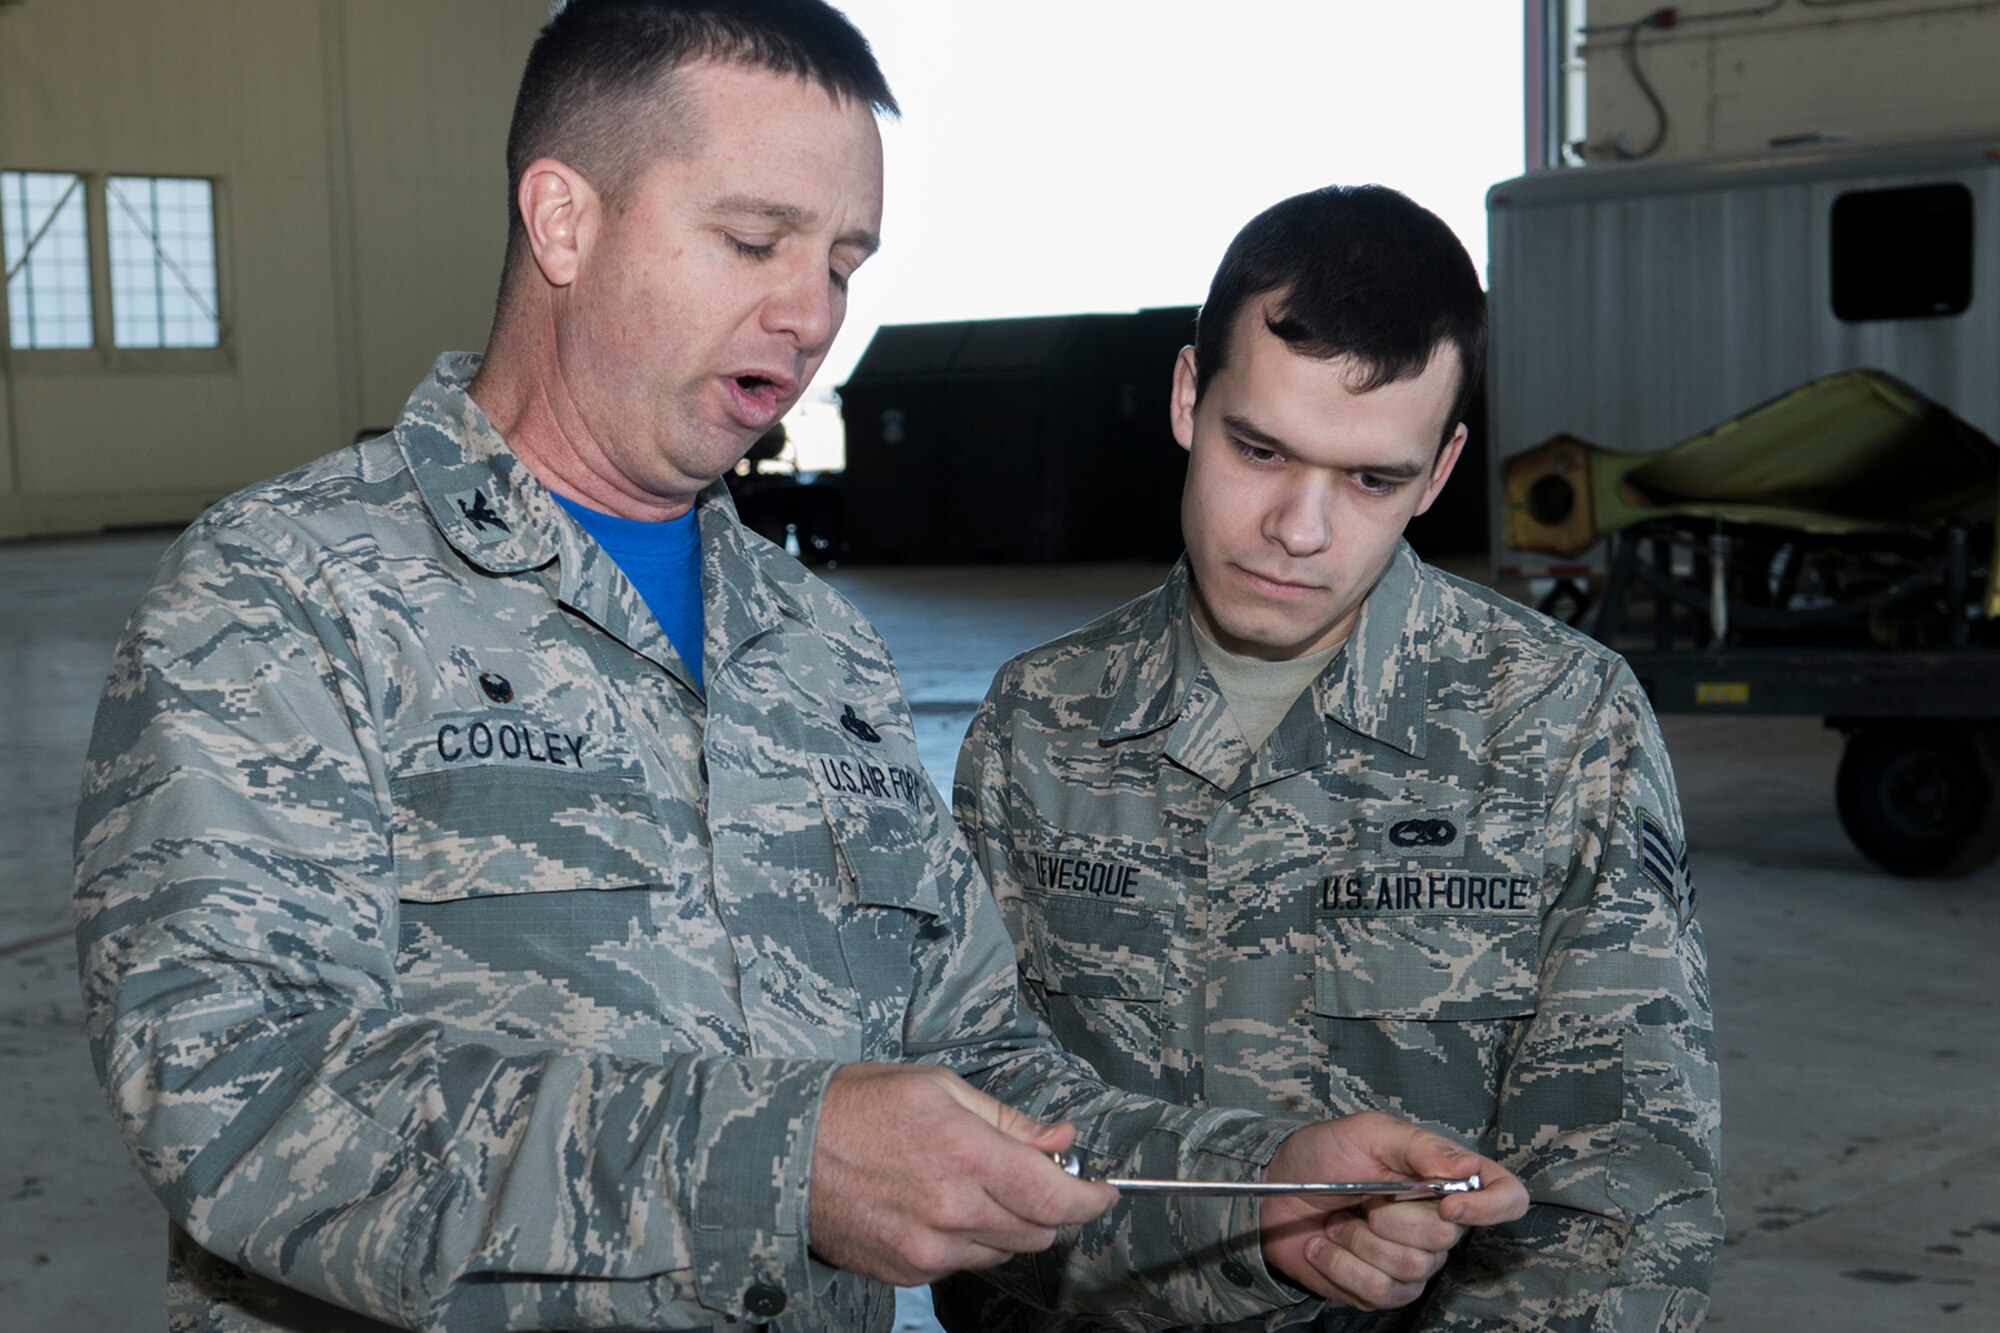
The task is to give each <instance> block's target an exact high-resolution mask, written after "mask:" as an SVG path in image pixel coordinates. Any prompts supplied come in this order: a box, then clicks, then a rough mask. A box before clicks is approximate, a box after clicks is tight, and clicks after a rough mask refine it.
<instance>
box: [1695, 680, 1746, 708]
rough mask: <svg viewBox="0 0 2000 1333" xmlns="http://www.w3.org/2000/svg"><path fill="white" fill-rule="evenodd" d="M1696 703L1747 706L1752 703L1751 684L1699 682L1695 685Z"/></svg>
mask: <svg viewBox="0 0 2000 1333" xmlns="http://www.w3.org/2000/svg"><path fill="white" fill-rule="evenodd" d="M1694 701H1695V702H1696V703H1698V704H1747V703H1749V702H1750V682H1749V681H1747V680H1698V681H1696V682H1695V685H1694Z"/></svg>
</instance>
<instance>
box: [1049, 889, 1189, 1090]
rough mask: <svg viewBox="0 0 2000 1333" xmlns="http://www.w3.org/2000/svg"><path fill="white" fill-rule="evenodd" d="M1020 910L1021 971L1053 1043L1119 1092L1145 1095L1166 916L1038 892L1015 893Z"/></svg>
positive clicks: (1156, 1054) (1157, 1038) (1161, 1014)
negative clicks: (1034, 991)
mask: <svg viewBox="0 0 2000 1333" xmlns="http://www.w3.org/2000/svg"><path fill="white" fill-rule="evenodd" d="M1022 907H1023V908H1024V909H1025V912H1024V915H1025V918H1026V919H1025V923H1024V924H1025V928H1026V933H1027V950H1026V953H1027V966H1026V969H1025V970H1026V971H1027V972H1028V974H1029V975H1030V976H1031V977H1032V978H1035V981H1034V984H1035V985H1036V986H1037V987H1038V989H1039V990H1040V991H1041V992H1042V996H1043V999H1044V1002H1045V1006H1046V1008H1047V1011H1048V1016H1049V1024H1050V1026H1051V1027H1053V1028H1054V1029H1055V1034H1056V1038H1057V1040H1059V1041H1061V1042H1062V1044H1063V1046H1064V1048H1065V1049H1067V1050H1069V1051H1070V1052H1072V1053H1073V1054H1076V1055H1080V1056H1082V1057H1083V1058H1084V1059H1086V1060H1088V1061H1089V1062H1090V1063H1091V1064H1092V1065H1093V1066H1094V1067H1095V1068H1096V1069H1097V1071H1098V1072H1099V1073H1100V1074H1102V1075H1103V1076H1104V1077H1105V1078H1106V1079H1108V1080H1109V1081H1111V1082H1113V1083H1116V1084H1117V1085H1119V1086H1120V1087H1124V1088H1130V1089H1132V1090H1134V1091H1138V1092H1151V1091H1153V1090H1154V1089H1155V1088H1156V1087H1157V1086H1158V1082H1159V1077H1160V1059H1161V1046H1162V1041H1163V1038H1164V1035H1165V1034H1164V1032H1163V1030H1162V1029H1163V1026H1164V1024H1165V1021H1166V1019H1165V1009H1166V1005H1165V993H1166V974H1167V964H1166V955H1167V943H1168V938H1169V934H1170V931H1171V927H1172V922H1171V920H1170V919H1169V916H1168V914H1167V913H1165V912H1163V911H1161V910H1159V909H1157V908H1151V907H1143V906H1134V905H1128V904H1124V903H1110V902H1105V901H1101V900H1098V899H1084V898H1072V897H1068V896H1065V895H1063V894H1059V893H1043V892H1038V891H1030V892H1029V893H1027V894H1025V895H1023V898H1022Z"/></svg>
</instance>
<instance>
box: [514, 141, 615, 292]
mask: <svg viewBox="0 0 2000 1333" xmlns="http://www.w3.org/2000/svg"><path fill="white" fill-rule="evenodd" d="M514 206H515V207H516V208H518V209H520V210H521V222H522V225H523V227H524V228H525V230H526V231H527V236H528V249H529V252H530V253H531V254H533V256H534V259H535V267H536V268H538V269H540V270H541V274H542V279H543V281H545V282H547V283H548V284H549V286H551V287H567V286H569V285H570V284H571V283H573V282H575V281H576V275H577V273H578V271H579V269H580V268H581V266H582V262H583V255H584V251H585V250H586V249H587V248H588V246H589V243H590V240H591V237H592V236H593V235H594V233H595V229H596V224H597V216H598V212H599V209H600V201H599V198H598V194H597V191H596V190H594V189H592V188H591V185H590V182H589V181H587V180H585V179H584V178H583V175H582V173H581V172H579V171H577V170H576V169H575V168H574V167H571V166H570V165H569V164H568V163H566V162H559V161H557V160H556V159H555V158H552V157H540V158H536V159H535V160H534V161H533V162H530V163H529V164H528V169H527V170H526V171H523V172H522V173H521V181H520V184H519V185H517V186H516V187H515V191H514Z"/></svg>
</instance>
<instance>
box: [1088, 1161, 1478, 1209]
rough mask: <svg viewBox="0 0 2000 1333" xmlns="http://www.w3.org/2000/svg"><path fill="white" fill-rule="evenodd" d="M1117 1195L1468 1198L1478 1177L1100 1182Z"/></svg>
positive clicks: (1113, 1180)
mask: <svg viewBox="0 0 2000 1333" xmlns="http://www.w3.org/2000/svg"><path fill="white" fill-rule="evenodd" d="M1049 1160H1050V1161H1052V1162H1054V1163H1055V1164H1056V1165H1057V1166H1059V1167H1061V1168H1062V1169H1063V1170H1064V1171H1066V1172H1068V1173H1069V1174H1070V1175H1072V1176H1075V1177H1077V1178H1078V1179H1082V1178H1083V1163H1082V1162H1081V1161H1080V1160H1079V1159H1078V1158H1077V1155H1076V1154H1075V1153H1073V1152H1066V1153H1050V1154H1049ZM1103 1183H1104V1184H1106V1185H1109V1186H1111V1187H1112V1188H1113V1189H1115V1190H1117V1191H1118V1192H1119V1193H1120V1194H1222V1195H1232V1196H1234V1195H1243V1194H1405V1195H1410V1196H1412V1197H1415V1198H1427V1197H1431V1196H1435V1195H1440V1194H1469V1193H1471V1192H1472V1191H1473V1190H1476V1189H1478V1188H1479V1187H1480V1184H1481V1182H1480V1179H1479V1177H1478V1176H1476V1175H1475V1176H1467V1177H1466V1178H1465V1179H1464V1180H1316V1181H1304V1180H1131V1179H1122V1178H1119V1177H1116V1176H1114V1177H1111V1178H1110V1179H1108V1180H1105V1181H1104V1182H1103Z"/></svg>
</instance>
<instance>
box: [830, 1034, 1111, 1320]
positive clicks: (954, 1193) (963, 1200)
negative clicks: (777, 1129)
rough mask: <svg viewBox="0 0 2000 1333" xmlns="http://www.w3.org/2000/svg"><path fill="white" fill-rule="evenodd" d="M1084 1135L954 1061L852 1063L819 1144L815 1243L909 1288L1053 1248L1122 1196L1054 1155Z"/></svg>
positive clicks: (834, 1087)
mask: <svg viewBox="0 0 2000 1333" xmlns="http://www.w3.org/2000/svg"><path fill="white" fill-rule="evenodd" d="M1075 1138H1076V1128H1075V1126H1073V1125H1068V1124H1060V1125H1045V1124H1043V1123H1041V1122H1040V1121H1038V1120H1033V1119H1030V1118H1029V1117H1027V1116H1025V1115H1022V1114H1021V1113H1020V1112H1018V1111H1015V1110H1013V1109H1011V1108H1009V1107H1006V1106H1003V1105H1001V1104H1000V1103H999V1102H997V1101H995V1100H993V1099H992V1098H991V1097H988V1096H986V1095H985V1094H984V1093H981V1092H979V1091H977V1090H976V1089H974V1088H973V1087H972V1086H971V1085H970V1084H968V1083H966V1082H965V1081H964V1080H963V1079H961V1078H959V1077H958V1076H957V1075H955V1074H950V1073H947V1072H945V1071H944V1070H942V1069H932V1068H928V1067H925V1066H921V1065H887V1064H853V1065H843V1066H841V1067H840V1068H839V1069H837V1070H835V1071H834V1074H833V1078H832V1080H831V1081H830V1082H829V1083H828V1084H827V1089H826V1098H825V1101H824V1103H823V1104H822V1105H821V1108H820V1119H819V1135H818V1137H817V1138H816V1139H815V1140H814V1143H813V1157H812V1181H811V1185H810V1187H809V1190H808V1194H807V1201H806V1202H807V1225H808V1226H809V1228H810V1229H811V1237H812V1250H813V1253H814V1254H816V1255H818V1256H819V1258H820V1259H821V1260H823V1261H824V1262H826V1263H829V1264H832V1265H833V1266H834V1267H836V1268H844V1269H846V1270H848V1271H849V1272H854V1273H860V1274H862V1275H863V1276H865V1277H872V1278H875V1279H876V1280H878V1281H881V1282H890V1283H894V1284H895V1285H897V1286H902V1287H907V1286H914V1285H917V1284H919V1283H924V1282H930V1281H932V1280H934V1279H936V1278H940V1277H943V1276H944V1275H945V1274H946V1273H954V1272H957V1271H959V1270H960V1269H966V1268H986V1267H989V1266H991V1265H993V1264H997V1263H999V1262H1001V1261H1002V1260H1004V1259H1007V1258H1009V1257H1010V1256H1012V1255H1016V1254H1023V1253H1027V1252H1029V1251H1034V1250H1045V1249H1047V1248H1048V1247H1049V1246H1050V1245H1052V1244H1054V1243H1055V1238H1056V1228H1058V1227H1063V1226H1070V1225H1074V1224H1077V1223H1081V1222H1088V1221H1089V1220H1091V1219H1092V1218H1094V1217H1097V1216H1098V1215H1099V1214H1101V1213H1103V1212H1104V1211H1106V1210H1107V1209H1109V1208H1110V1207H1111V1205H1112V1204H1114V1203H1116V1202H1117V1201H1118V1191H1117V1190H1115V1189H1112V1188H1111V1187H1110V1186H1109V1185H1105V1184H1101V1183H1099V1182H1096V1181H1088V1180H1078V1179H1076V1178H1075V1177H1073V1176H1070V1175H1068V1174H1067V1173H1065V1172H1064V1171H1063V1169H1062V1168H1061V1167H1059V1166H1057V1165H1056V1164H1055V1163H1054V1162H1052V1161H1050V1160H1049V1154H1050V1153H1056V1152H1062V1151H1064V1150H1066V1149H1067V1148H1068V1147H1069V1146H1070V1143H1071V1142H1072V1141H1073V1140H1074V1139H1075Z"/></svg>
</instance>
